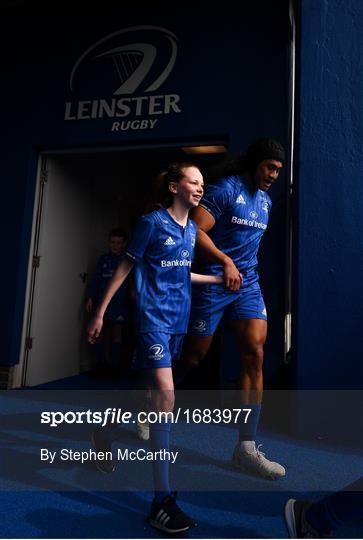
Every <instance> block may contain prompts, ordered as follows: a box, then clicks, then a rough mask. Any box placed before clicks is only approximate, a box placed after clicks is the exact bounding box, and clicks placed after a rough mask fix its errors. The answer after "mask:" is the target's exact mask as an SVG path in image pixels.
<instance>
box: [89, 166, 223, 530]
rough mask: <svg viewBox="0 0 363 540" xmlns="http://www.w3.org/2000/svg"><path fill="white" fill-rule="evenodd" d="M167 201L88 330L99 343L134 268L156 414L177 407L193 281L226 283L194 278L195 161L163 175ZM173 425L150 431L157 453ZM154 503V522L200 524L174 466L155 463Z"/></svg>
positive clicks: (144, 221) (143, 222) (140, 228)
mask: <svg viewBox="0 0 363 540" xmlns="http://www.w3.org/2000/svg"><path fill="white" fill-rule="evenodd" d="M163 176H164V186H165V188H164V189H165V191H166V194H167V195H168V197H167V199H168V200H166V201H165V204H164V207H161V208H159V209H158V210H155V211H154V212H151V213H150V214H147V215H144V216H143V217H142V218H141V219H140V220H139V222H138V224H137V226H136V230H135V232H134V235H133V239H132V241H131V243H130V244H129V246H128V248H127V250H126V257H125V259H124V261H123V262H122V263H121V264H120V265H119V266H118V268H117V270H116V272H115V274H114V276H113V278H112V280H111V282H110V284H109V286H108V288H107V290H106V293H105V295H104V298H103V300H102V302H101V304H100V306H99V308H98V309H97V312H96V314H95V317H94V319H93V321H92V323H91V325H90V327H89V341H90V342H91V343H94V342H95V340H96V339H97V337H98V335H99V333H100V331H101V328H102V323H103V316H104V313H105V310H106V308H107V305H108V303H109V302H110V300H111V298H112V297H113V295H114V294H115V292H116V291H117V290H118V288H119V287H120V286H121V285H122V283H123V282H124V280H125V279H126V277H127V275H128V274H129V272H130V271H131V269H132V268H133V267H134V266H135V288H136V316H137V334H138V338H137V339H138V344H137V364H138V367H140V368H142V369H143V370H145V372H146V376H147V383H148V385H149V387H150V389H151V398H152V405H153V409H154V411H157V412H170V411H172V410H173V408H174V383H173V375H172V368H171V366H172V362H173V360H174V359H177V358H178V357H179V354H180V350H181V346H182V342H183V338H184V335H185V333H186V330H187V325H188V320H189V312H190V302H191V281H192V282H193V283H200V284H203V283H222V281H223V280H222V277H221V276H217V275H213V276H208V275H199V274H193V273H191V264H192V259H193V253H194V246H195V240H196V235H197V227H196V225H195V223H194V222H193V221H191V220H190V219H189V218H188V212H189V210H190V209H191V208H194V207H196V206H198V204H199V201H200V200H201V198H202V195H203V187H204V184H203V177H202V175H201V173H200V171H199V169H198V168H197V167H196V166H195V165H193V164H190V163H174V164H172V165H170V166H169V168H168V169H167V171H166V172H165V173H164V175H163ZM169 437H170V423H169V422H168V421H160V422H158V423H155V424H154V423H153V424H151V425H150V446H151V450H152V451H154V452H158V451H160V450H166V451H168V449H169ZM153 477H154V486H155V497H154V500H153V502H152V505H151V512H150V524H151V525H152V526H153V527H156V528H157V529H160V530H162V531H165V532H168V533H179V532H182V531H186V530H188V529H190V528H191V527H194V526H195V522H194V520H193V519H191V518H189V517H188V516H187V515H186V514H185V513H184V512H183V511H182V510H181V509H180V508H179V507H178V505H177V504H176V501H175V495H174V494H173V493H172V492H171V490H170V486H169V463H168V461H166V460H161V459H158V460H154V461H153Z"/></svg>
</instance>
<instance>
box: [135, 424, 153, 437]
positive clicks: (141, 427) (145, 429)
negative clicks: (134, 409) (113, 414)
mask: <svg viewBox="0 0 363 540" xmlns="http://www.w3.org/2000/svg"><path fill="white" fill-rule="evenodd" d="M136 433H137V436H138V437H139V439H141V440H142V441H148V440H149V439H150V427H149V422H140V421H139V420H137V421H136Z"/></svg>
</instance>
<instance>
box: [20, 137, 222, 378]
mask: <svg viewBox="0 0 363 540" xmlns="http://www.w3.org/2000/svg"><path fill="white" fill-rule="evenodd" d="M223 157H224V155H223V154H221V153H209V154H194V155H187V154H186V153H185V152H184V151H183V150H182V148H181V147H158V148H140V149H137V148H136V149H130V150H121V149H112V150H103V151H101V150H97V151H90V152H86V151H85V152H80V153H53V154H43V155H41V156H40V167H39V174H38V190H37V193H38V195H37V202H36V208H35V211H34V224H33V249H32V250H31V252H32V254H31V259H30V263H29V278H28V295H27V297H28V301H27V307H26V314H25V323H24V332H23V334H24V337H25V339H24V342H25V346H24V352H23V354H22V363H21V364H20V366H19V372H20V373H21V385H22V386H36V385H39V384H44V383H47V382H51V381H55V380H58V379H62V378H66V377H71V376H74V375H77V374H79V373H82V372H85V371H89V370H90V369H91V368H92V367H93V364H94V357H93V356H94V355H93V352H92V350H91V349H90V347H89V346H88V344H87V341H86V326H87V322H88V319H87V316H86V313H85V307H84V306H85V294H86V287H87V283H88V282H89V279H90V277H91V276H92V275H93V272H94V269H95V266H96V262H97V260H98V258H99V256H100V255H101V254H102V253H104V252H105V251H107V239H108V233H109V231H110V230H111V229H113V228H115V227H122V228H124V229H125V230H126V231H127V232H128V233H131V232H132V229H133V227H134V225H135V223H136V220H137V218H138V217H139V216H140V215H142V213H143V212H144V209H145V207H146V205H147V202H148V200H149V199H150V196H151V194H152V186H153V180H154V179H155V177H156V176H157V174H158V173H159V172H160V171H161V170H163V169H164V168H165V167H166V166H167V164H168V163H170V162H172V161H188V162H189V161H191V162H193V163H195V164H197V165H198V166H199V167H200V168H201V170H202V172H203V174H204V176H205V177H208V173H209V170H210V169H211V168H212V167H214V166H215V165H216V164H217V163H218V162H219V161H221V160H222V159H223Z"/></svg>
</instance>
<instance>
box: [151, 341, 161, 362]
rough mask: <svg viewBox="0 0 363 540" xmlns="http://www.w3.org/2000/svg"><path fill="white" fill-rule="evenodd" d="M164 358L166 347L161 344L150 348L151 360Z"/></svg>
mask: <svg viewBox="0 0 363 540" xmlns="http://www.w3.org/2000/svg"><path fill="white" fill-rule="evenodd" d="M164 356H165V355H164V347H163V346H162V345H160V343H155V345H151V347H149V358H152V359H153V360H161V359H162V358H163V357H164Z"/></svg>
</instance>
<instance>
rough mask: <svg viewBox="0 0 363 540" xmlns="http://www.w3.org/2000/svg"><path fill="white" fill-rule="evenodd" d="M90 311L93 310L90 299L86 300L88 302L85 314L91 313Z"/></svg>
mask: <svg viewBox="0 0 363 540" xmlns="http://www.w3.org/2000/svg"><path fill="white" fill-rule="evenodd" d="M92 309H93V301H92V298H88V300H87V302H86V311H87V313H92Z"/></svg>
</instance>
